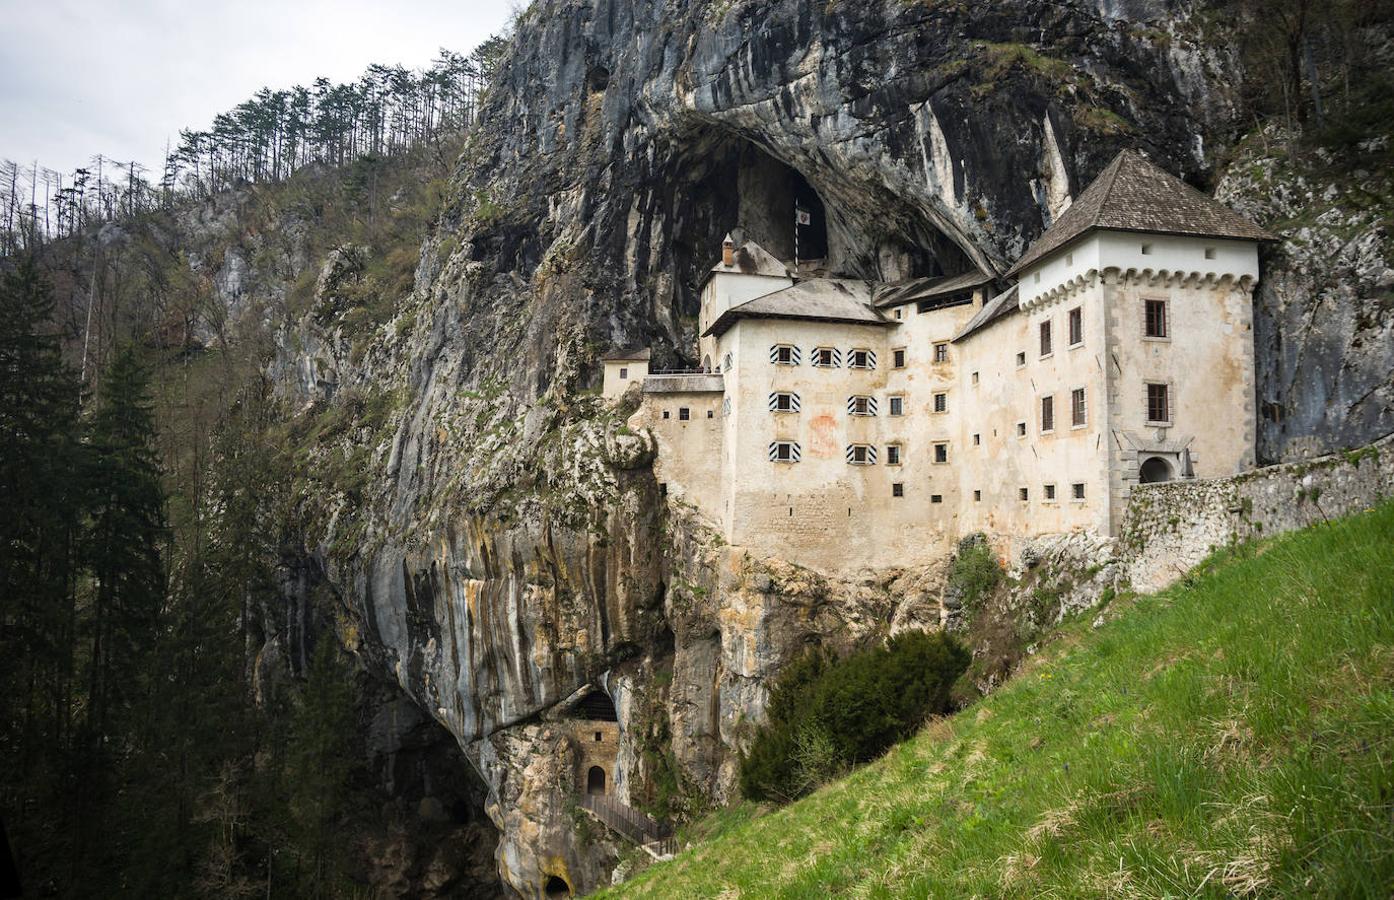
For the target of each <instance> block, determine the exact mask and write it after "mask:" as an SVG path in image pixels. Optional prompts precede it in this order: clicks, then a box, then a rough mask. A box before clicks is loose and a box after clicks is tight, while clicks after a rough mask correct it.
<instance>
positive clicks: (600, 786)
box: [586, 766, 605, 794]
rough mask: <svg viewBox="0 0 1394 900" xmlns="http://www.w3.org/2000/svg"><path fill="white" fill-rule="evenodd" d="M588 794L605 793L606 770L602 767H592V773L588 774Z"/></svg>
mask: <svg viewBox="0 0 1394 900" xmlns="http://www.w3.org/2000/svg"><path fill="white" fill-rule="evenodd" d="M586 793H587V794H603V793H605V770H604V769H602V768H600V766H591V767H590V771H589V772H587V773H586Z"/></svg>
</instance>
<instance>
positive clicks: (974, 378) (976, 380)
mask: <svg viewBox="0 0 1394 900" xmlns="http://www.w3.org/2000/svg"><path fill="white" fill-rule="evenodd" d="M972 380H973V383H974V384H977V383H978V373H977V372H974V373H973V379H972Z"/></svg>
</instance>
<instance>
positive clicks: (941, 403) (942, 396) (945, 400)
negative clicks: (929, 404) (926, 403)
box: [934, 391, 949, 413]
mask: <svg viewBox="0 0 1394 900" xmlns="http://www.w3.org/2000/svg"><path fill="white" fill-rule="evenodd" d="M934 411H935V412H937V413H941V412H948V411H949V395H948V394H946V393H944V392H943V391H939V392H938V393H936V394H935V395H934Z"/></svg>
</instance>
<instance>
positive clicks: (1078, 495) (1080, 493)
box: [1070, 481, 1084, 500]
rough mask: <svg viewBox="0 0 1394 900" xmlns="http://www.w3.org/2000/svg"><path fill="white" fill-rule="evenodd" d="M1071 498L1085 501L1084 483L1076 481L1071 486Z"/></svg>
mask: <svg viewBox="0 0 1394 900" xmlns="http://www.w3.org/2000/svg"><path fill="white" fill-rule="evenodd" d="M1070 496H1071V497H1073V498H1074V499H1076V500H1083V499H1084V482H1082V481H1076V482H1075V483H1074V484H1072V485H1070Z"/></svg>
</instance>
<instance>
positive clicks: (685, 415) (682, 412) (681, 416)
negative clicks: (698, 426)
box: [678, 406, 692, 422]
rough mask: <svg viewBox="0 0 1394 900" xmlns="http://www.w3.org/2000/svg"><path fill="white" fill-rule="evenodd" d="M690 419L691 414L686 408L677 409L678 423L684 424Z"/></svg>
mask: <svg viewBox="0 0 1394 900" xmlns="http://www.w3.org/2000/svg"><path fill="white" fill-rule="evenodd" d="M691 418H692V413H691V412H690V411H689V410H688V408H687V407H686V406H679V407H678V421H679V422H686V421H687V420H689V419H691Z"/></svg>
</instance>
